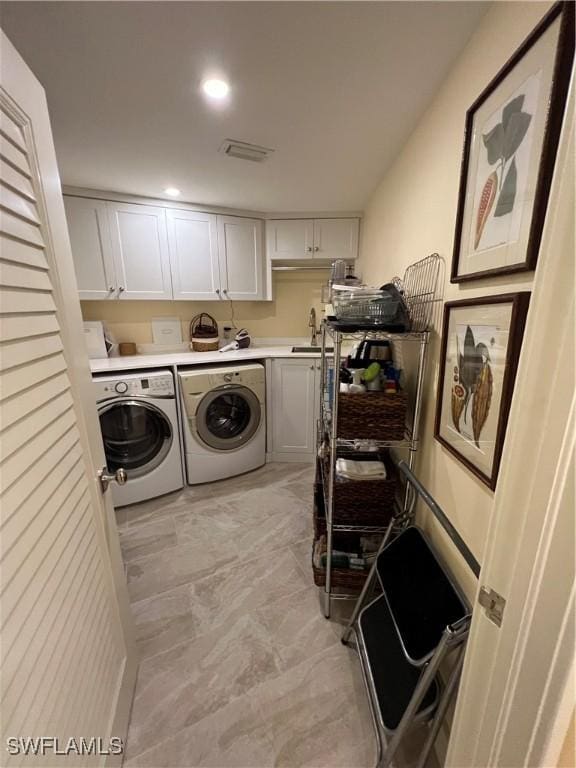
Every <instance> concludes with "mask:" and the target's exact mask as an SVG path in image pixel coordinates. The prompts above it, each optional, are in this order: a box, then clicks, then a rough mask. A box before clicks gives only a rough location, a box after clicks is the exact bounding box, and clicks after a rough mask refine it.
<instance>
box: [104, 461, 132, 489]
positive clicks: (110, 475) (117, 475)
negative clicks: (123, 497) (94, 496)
mask: <svg viewBox="0 0 576 768" xmlns="http://www.w3.org/2000/svg"><path fill="white" fill-rule="evenodd" d="M98 480H100V487H101V488H102V493H106V491H107V490H108V486H109V485H110V483H112V482H115V483H118V485H124V484H125V483H126V481H127V480H128V474H127V473H126V470H125V469H123V468H122V467H120V468H119V469H117V470H116V472H108V468H107V467H103V468H102V469H99V470H98Z"/></svg>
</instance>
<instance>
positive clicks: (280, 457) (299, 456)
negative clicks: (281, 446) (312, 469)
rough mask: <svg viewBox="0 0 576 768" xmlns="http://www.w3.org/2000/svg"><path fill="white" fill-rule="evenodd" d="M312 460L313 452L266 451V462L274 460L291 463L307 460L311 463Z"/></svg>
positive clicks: (270, 462)
mask: <svg viewBox="0 0 576 768" xmlns="http://www.w3.org/2000/svg"><path fill="white" fill-rule="evenodd" d="M313 461H314V454H313V453H310V452H308V453H267V454H266V464H273V463H274V462H288V463H293V464H301V463H303V462H309V463H310V464H312V462H313Z"/></svg>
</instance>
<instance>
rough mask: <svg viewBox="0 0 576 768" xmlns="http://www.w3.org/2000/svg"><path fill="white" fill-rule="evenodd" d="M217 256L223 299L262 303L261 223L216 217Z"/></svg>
mask: <svg viewBox="0 0 576 768" xmlns="http://www.w3.org/2000/svg"><path fill="white" fill-rule="evenodd" d="M218 253H219V261H220V285H221V287H222V295H223V297H224V298H225V299H234V300H235V301H237V300H245V301H258V300H261V299H264V293H265V270H264V255H263V252H262V222H261V221H260V220H259V219H244V218H241V217H239V216H218Z"/></svg>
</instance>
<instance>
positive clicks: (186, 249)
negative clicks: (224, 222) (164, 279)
mask: <svg viewBox="0 0 576 768" xmlns="http://www.w3.org/2000/svg"><path fill="white" fill-rule="evenodd" d="M166 216H167V224H168V245H169V248H170V265H171V270H172V288H173V290H174V298H175V299H190V300H192V301H202V300H211V299H218V298H220V272H219V268H218V233H217V227H216V216H215V215H214V214H211V213H196V212H194V211H183V210H177V209H175V208H169V209H168V210H167V211H166Z"/></svg>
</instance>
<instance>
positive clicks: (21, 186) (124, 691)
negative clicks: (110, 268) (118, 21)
mask: <svg viewBox="0 0 576 768" xmlns="http://www.w3.org/2000/svg"><path fill="white" fill-rule="evenodd" d="M1 43H2V75H1V78H2V79H1V86H2V87H1V88H0V113H1V114H0V157H1V176H0V205H1V208H0V249H1V250H0V370H1V373H0V405H1V456H0V473H1V496H0V504H1V507H0V509H1V517H0V536H1V543H0V546H1V550H0V554H1V560H0V569H1V570H0V576H1V581H0V600H1V616H2V624H1V630H0V631H1V636H0V641H1V648H2V654H1V681H0V682H1V692H0V693H1V704H0V707H1V711H0V721H1V723H2V731H3V732H2V744H1V749H2V753H3V754H2V759H1V761H0V762H1V763H2V765H7V766H9V765H20V764H21V762H22V757H21V756H18V755H16V756H10V755H9V754H7V752H6V751H5V739H6V738H7V737H14V738H18V737H26V736H36V737H38V736H43V735H46V736H57V737H58V738H60V739H62V740H63V742H65V741H66V740H67V739H69V738H70V737H75V738H80V737H81V736H84V737H88V738H90V737H91V736H96V737H98V736H100V737H102V738H104V739H107V738H109V737H110V736H111V735H116V736H120V737H123V735H124V733H123V730H124V729H125V727H126V720H127V716H128V705H129V691H130V687H131V685H133V678H134V662H133V659H132V658H131V657H130V656H129V654H128V648H129V647H130V646H129V639H128V634H127V633H128V629H127V626H128V624H127V623H124V615H125V608H126V606H125V596H124V595H123V594H122V587H121V583H120V580H119V576H118V570H119V562H120V561H119V558H118V550H117V535H116V533H115V531H114V530H113V529H112V528H111V527H110V525H108V530H107V529H106V520H110V519H111V518H110V517H109V515H110V513H111V507H110V505H109V502H108V503H107V505H106V504H104V503H103V500H102V497H101V495H100V492H99V488H98V484H97V481H96V467H95V466H94V461H95V460H100V458H101V444H99V442H98V441H99V437H98V431H97V430H98V427H97V417H96V411H95V405H94V403H93V401H92V400H91V399H90V397H89V393H90V389H89V388H90V379H89V369H88V364H87V359H86V354H85V351H84V349H83V339H82V328H81V316H80V311H79V302H78V297H77V289H76V285H75V281H74V277H73V266H72V259H71V255H70V247H69V242H68V238H67V233H66V227H65V219H64V209H63V205H62V198H61V195H60V192H59V179H58V173H57V168H56V163H55V157H54V152H53V146H52V139H51V135H50V128H49V123H48V115H47V109H46V104H45V99H44V94H43V91H42V89H41V87H40V86H39V84H38V83H37V81H36V80H35V79H34V77H33V76H32V74H31V73H30V71H29V70H28V68H27V67H26V66H25V64H24V62H23V61H22V59H21V58H20V57H19V56H18V54H17V53H16V51H15V50H14V48H13V47H12V46H11V45H10V43H9V42H8V41H7V39H6V38H5V37H4V35H2V40H1ZM81 392H85V393H86V396H87V399H86V401H85V402H81V401H80V393H81ZM88 430H90V432H91V433H92V434H91V435H90V434H89V432H88ZM107 537H108V542H109V543H108V544H107ZM130 678H131V679H130ZM113 728H116V729H119V730H120V732H119V733H118V732H116V733H114V734H113V733H112V729H113ZM63 759H65V758H62V757H51V758H50V757H45V758H35V761H33V763H34V765H61V764H62V760H63ZM88 762H91V764H95V763H94V760H93V759H92V760H90V759H89V758H87V757H81V758H76V757H75V758H74V759H73V760H72V761H71V762H70V765H74V766H76V765H84V764H86V763H88ZM96 763H97V764H101V763H102V761H101V760H98V761H96ZM67 764H68V763H67Z"/></svg>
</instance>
